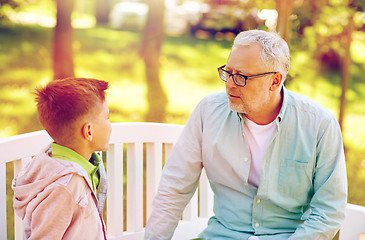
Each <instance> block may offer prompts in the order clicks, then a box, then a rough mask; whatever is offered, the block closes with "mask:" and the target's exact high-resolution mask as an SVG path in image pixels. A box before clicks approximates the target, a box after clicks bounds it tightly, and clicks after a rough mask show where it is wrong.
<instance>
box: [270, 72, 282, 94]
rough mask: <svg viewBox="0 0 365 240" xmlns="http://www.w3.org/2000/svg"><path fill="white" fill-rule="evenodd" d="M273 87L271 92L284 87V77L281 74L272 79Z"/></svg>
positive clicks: (274, 75)
mask: <svg viewBox="0 0 365 240" xmlns="http://www.w3.org/2000/svg"><path fill="white" fill-rule="evenodd" d="M271 81H272V82H271V87H270V90H272V91H273V90H275V89H278V88H281V85H282V81H283V75H282V74H281V73H279V72H277V73H275V74H273V76H272V77H271Z"/></svg>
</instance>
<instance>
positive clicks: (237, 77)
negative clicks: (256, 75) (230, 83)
mask: <svg viewBox="0 0 365 240" xmlns="http://www.w3.org/2000/svg"><path fill="white" fill-rule="evenodd" d="M234 80H235V81H236V84H238V85H240V86H244V85H245V84H246V79H245V77H243V76H241V75H234Z"/></svg>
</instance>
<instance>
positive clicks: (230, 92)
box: [226, 44, 272, 118]
mask: <svg viewBox="0 0 365 240" xmlns="http://www.w3.org/2000/svg"><path fill="white" fill-rule="evenodd" d="M261 51H262V47H261V45H259V44H253V45H250V46H239V47H236V48H233V49H232V51H231V53H230V55H229V57H228V61H227V64H226V70H227V71H229V72H231V73H234V74H236V73H238V74H243V75H246V76H251V75H256V74H261V73H265V72H269V71H270V69H267V68H266V67H265V66H264V65H263V64H262V61H261V57H260V55H261ZM271 76H272V75H267V76H263V77H260V78H252V79H247V81H246V86H244V87H239V86H237V85H236V84H235V83H234V82H233V79H232V77H230V78H229V79H228V80H227V82H226V92H227V96H228V99H229V107H230V108H231V110H232V111H236V112H239V113H243V114H245V115H246V116H247V117H248V118H250V116H251V115H257V114H260V113H264V112H265V109H266V108H267V106H268V105H269V104H270V91H269V89H270V87H271V81H270V79H271Z"/></svg>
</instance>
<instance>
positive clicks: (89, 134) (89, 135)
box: [81, 122, 93, 142]
mask: <svg viewBox="0 0 365 240" xmlns="http://www.w3.org/2000/svg"><path fill="white" fill-rule="evenodd" d="M81 133H82V136H83V137H84V139H85V140H87V141H89V142H90V141H92V140H93V128H92V124H91V123H89V122H87V123H85V124H84V125H83V126H82V129H81Z"/></svg>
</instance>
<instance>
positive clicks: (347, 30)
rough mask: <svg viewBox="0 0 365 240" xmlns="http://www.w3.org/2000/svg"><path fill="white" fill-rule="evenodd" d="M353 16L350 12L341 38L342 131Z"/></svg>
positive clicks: (348, 77)
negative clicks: (343, 53) (342, 47)
mask: <svg viewBox="0 0 365 240" xmlns="http://www.w3.org/2000/svg"><path fill="white" fill-rule="evenodd" d="M353 18H354V16H353V13H351V15H350V17H349V25H348V27H347V28H345V30H344V35H343V40H344V44H343V46H344V50H345V55H344V56H343V58H342V64H341V98H340V111H339V117H338V122H339V124H340V127H341V130H342V131H343V128H344V126H343V122H344V115H345V109H346V92H347V88H348V86H349V85H350V66H351V53H350V48H351V41H352V33H353V31H354V19H353Z"/></svg>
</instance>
